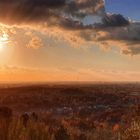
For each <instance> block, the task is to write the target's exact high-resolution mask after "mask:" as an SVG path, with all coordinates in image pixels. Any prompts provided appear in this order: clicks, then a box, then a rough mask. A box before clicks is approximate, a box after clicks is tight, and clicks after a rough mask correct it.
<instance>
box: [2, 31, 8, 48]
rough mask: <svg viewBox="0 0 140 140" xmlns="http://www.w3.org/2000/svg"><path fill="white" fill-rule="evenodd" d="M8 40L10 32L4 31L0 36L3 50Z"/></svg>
mask: <svg viewBox="0 0 140 140" xmlns="http://www.w3.org/2000/svg"><path fill="white" fill-rule="evenodd" d="M8 40H9V36H8V34H6V33H3V35H2V36H1V37H0V50H2V49H3V48H4V47H5V46H6V44H7V43H8Z"/></svg>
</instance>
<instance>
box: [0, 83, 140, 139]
mask: <svg viewBox="0 0 140 140" xmlns="http://www.w3.org/2000/svg"><path fill="white" fill-rule="evenodd" d="M0 137H1V138H0V139H1V140H140V84H139V83H96V84H95V83H94V84H86V83H84V84H82V83H81V84H63V83H61V84H29V85H27V84H22V85H20V84H18V85H17V84H14V85H9V84H7V85H1V86H0Z"/></svg>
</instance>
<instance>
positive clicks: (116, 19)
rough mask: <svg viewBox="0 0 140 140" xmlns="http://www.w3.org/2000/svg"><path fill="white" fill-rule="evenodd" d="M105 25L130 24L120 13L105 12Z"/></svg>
mask: <svg viewBox="0 0 140 140" xmlns="http://www.w3.org/2000/svg"><path fill="white" fill-rule="evenodd" d="M103 23H104V25H105V26H127V25H129V24H130V22H129V20H128V19H126V18H125V17H123V16H122V15H120V14H106V15H105V16H104V17H103Z"/></svg>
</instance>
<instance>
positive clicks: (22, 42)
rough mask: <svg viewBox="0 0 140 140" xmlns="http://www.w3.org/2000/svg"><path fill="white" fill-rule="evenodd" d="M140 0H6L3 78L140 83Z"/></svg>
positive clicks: (1, 22) (2, 8) (0, 53)
mask: <svg viewBox="0 0 140 140" xmlns="http://www.w3.org/2000/svg"><path fill="white" fill-rule="evenodd" d="M139 5H140V1H139V0H135V1H134V0H106V1H104V0H1V1H0V82H22V81H24V82H46V81H103V82H104V81H109V82H110V81H111V82H112V81H130V82H131V81H140V62H139V60H140V45H139V44H140V22H139V21H140V9H139Z"/></svg>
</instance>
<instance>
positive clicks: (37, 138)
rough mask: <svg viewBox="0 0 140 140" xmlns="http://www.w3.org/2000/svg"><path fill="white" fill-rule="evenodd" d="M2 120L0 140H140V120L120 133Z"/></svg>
mask: <svg viewBox="0 0 140 140" xmlns="http://www.w3.org/2000/svg"><path fill="white" fill-rule="evenodd" d="M0 120H1V121H0V140H140V119H139V118H136V119H135V120H133V121H132V123H131V125H130V126H129V127H127V128H126V127H124V128H123V127H122V128H121V129H120V130H118V131H113V130H112V128H111V127H109V126H108V127H107V128H97V129H93V130H92V131H90V132H88V131H86V132H84V131H79V130H78V129H76V128H65V127H64V126H62V125H61V126H59V127H58V128H55V129H53V127H51V126H48V125H47V124H45V123H44V122H43V121H40V120H39V121H35V120H29V121H28V122H27V124H26V125H25V124H24V122H23V120H22V119H21V118H13V119H12V120H11V121H10V122H8V120H7V119H5V118H1V119H0Z"/></svg>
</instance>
